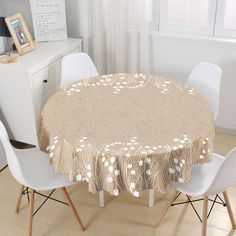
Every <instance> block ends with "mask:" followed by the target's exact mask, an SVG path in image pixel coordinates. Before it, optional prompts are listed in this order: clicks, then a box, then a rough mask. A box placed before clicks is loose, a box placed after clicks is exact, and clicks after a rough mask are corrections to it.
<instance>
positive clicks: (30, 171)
mask: <svg viewBox="0 0 236 236" xmlns="http://www.w3.org/2000/svg"><path fill="white" fill-rule="evenodd" d="M0 141H1V143H2V145H3V148H4V151H5V154H6V157H7V163H8V167H9V169H10V171H11V174H12V175H13V176H14V178H15V179H16V180H17V181H18V182H19V183H20V184H21V185H22V186H21V191H20V196H19V199H18V202H17V207H16V213H18V212H19V207H20V203H21V199H22V195H23V192H24V187H26V188H27V192H28V189H30V191H29V192H30V194H31V196H30V202H29V203H30V205H29V228H28V235H29V236H31V235H32V226H33V214H34V198H35V193H36V191H37V190H39V191H40V190H41V191H42V190H52V189H53V190H54V189H58V188H60V189H61V190H62V192H63V194H64V195H65V197H66V198H67V200H68V203H69V206H70V207H71V209H72V211H73V213H74V215H75V217H76V219H77V222H78V223H79V224H80V227H81V229H82V230H84V226H83V223H82V221H81V219H80V217H79V214H78V212H77V210H76V208H75V206H74V204H73V202H72V200H71V199H70V196H69V194H68V192H67V191H66V188H65V187H67V186H70V185H73V184H75V183H73V182H69V180H68V176H66V175H63V174H57V173H55V171H54V169H53V166H51V165H50V163H49V156H48V154H46V153H44V152H41V151H40V150H39V149H37V148H34V149H26V150H25V149H16V148H13V147H12V145H11V143H10V140H9V138H8V135H7V132H6V129H5V127H4V125H3V124H2V122H1V121H0ZM52 193H53V192H52ZM48 198H50V195H49V196H48V197H47V198H46V200H45V201H47V200H48Z"/></svg>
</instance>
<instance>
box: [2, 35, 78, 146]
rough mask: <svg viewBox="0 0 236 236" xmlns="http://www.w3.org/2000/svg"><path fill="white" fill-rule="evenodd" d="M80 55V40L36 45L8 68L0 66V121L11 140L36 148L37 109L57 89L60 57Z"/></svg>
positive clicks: (40, 107)
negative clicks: (78, 53)
mask: <svg viewBox="0 0 236 236" xmlns="http://www.w3.org/2000/svg"><path fill="white" fill-rule="evenodd" d="M80 51H82V40H81V39H74V38H68V39H67V40H65V41H55V42H41V43H36V49H35V50H34V51H32V52H30V53H27V54H25V55H23V56H20V57H18V61H17V62H15V63H12V64H0V120H2V122H3V123H4V125H5V126H6V128H7V131H8V134H9V136H10V138H11V139H13V140H16V141H19V142H23V143H28V144H33V145H36V146H37V145H38V139H37V128H38V127H37V126H38V120H39V116H40V112H41V109H42V107H43V105H44V104H45V102H46V101H47V99H48V98H49V97H50V96H51V95H52V94H53V93H54V92H55V91H56V90H57V89H58V88H59V87H60V77H61V60H62V58H63V56H65V55H67V54H70V53H74V52H80Z"/></svg>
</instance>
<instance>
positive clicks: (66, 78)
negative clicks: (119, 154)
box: [61, 52, 104, 207]
mask: <svg viewBox="0 0 236 236" xmlns="http://www.w3.org/2000/svg"><path fill="white" fill-rule="evenodd" d="M93 76H98V72H97V69H96V67H95V65H94V63H93V61H92V60H91V58H90V57H89V55H88V54H86V53H83V52H80V53H73V54H69V55H66V56H65V57H63V59H62V67H61V88H62V87H63V86H65V85H67V84H70V83H73V82H75V81H78V80H81V79H85V78H89V77H93ZM99 206H100V207H104V192H103V191H100V192H99Z"/></svg>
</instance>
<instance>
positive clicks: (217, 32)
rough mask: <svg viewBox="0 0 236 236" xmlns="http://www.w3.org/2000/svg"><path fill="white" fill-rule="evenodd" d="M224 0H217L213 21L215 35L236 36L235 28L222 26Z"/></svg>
mask: <svg viewBox="0 0 236 236" xmlns="http://www.w3.org/2000/svg"><path fill="white" fill-rule="evenodd" d="M225 7H226V0H218V6H217V13H216V23H215V31H214V36H215V37H223V38H234V39H235V38H236V29H232V30H230V29H226V28H224V27H223V24H224V17H225Z"/></svg>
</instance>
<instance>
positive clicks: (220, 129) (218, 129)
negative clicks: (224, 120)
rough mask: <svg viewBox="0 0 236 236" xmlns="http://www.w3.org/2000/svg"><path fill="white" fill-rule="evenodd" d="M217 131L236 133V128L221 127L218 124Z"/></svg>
mask: <svg viewBox="0 0 236 236" xmlns="http://www.w3.org/2000/svg"><path fill="white" fill-rule="evenodd" d="M216 132H219V133H225V134H231V135H236V130H233V129H229V128H224V127H219V126H216Z"/></svg>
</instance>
